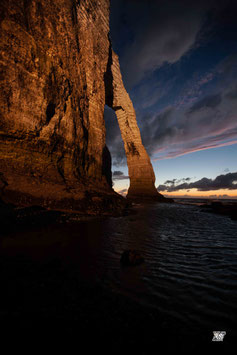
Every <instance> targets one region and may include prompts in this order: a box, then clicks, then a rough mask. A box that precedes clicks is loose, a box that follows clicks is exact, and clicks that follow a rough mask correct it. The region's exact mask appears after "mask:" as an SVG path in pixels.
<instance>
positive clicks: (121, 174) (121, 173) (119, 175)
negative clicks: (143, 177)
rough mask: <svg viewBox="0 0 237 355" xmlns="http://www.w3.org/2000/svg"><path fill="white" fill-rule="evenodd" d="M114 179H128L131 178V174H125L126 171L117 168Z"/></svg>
mask: <svg viewBox="0 0 237 355" xmlns="http://www.w3.org/2000/svg"><path fill="white" fill-rule="evenodd" d="M112 179H113V181H115V180H126V179H129V176H126V175H124V173H123V172H122V171H120V170H115V171H113V175H112Z"/></svg>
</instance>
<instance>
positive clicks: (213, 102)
mask: <svg viewBox="0 0 237 355" xmlns="http://www.w3.org/2000/svg"><path fill="white" fill-rule="evenodd" d="M220 103H221V94H220V93H218V94H214V95H208V96H206V97H204V98H203V99H201V100H199V101H198V102H196V103H195V104H194V105H192V107H191V108H190V110H189V113H193V112H195V111H198V110H201V109H203V108H208V107H210V108H215V107H217V106H218V105H220Z"/></svg>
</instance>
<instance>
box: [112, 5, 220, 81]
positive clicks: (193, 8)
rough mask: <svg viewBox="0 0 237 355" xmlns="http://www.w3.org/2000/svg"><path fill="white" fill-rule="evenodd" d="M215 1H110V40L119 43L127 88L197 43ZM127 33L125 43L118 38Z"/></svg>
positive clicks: (217, 6)
mask: <svg viewBox="0 0 237 355" xmlns="http://www.w3.org/2000/svg"><path fill="white" fill-rule="evenodd" d="M223 3H224V1H222V0H219V2H218V4H217V1H214V0H199V1H192V2H190V0H159V1H158V0H157V1H155V0H153V1H149V0H143V1H142V0H140V1H133V0H130V1H128V0H122V1H121V0H112V10H113V11H112V21H111V23H112V39H113V36H114V42H115V43H119V49H120V53H119V54H120V60H121V67H122V71H123V73H124V78H125V83H126V84H127V85H128V86H129V87H131V86H133V85H134V84H136V83H138V82H139V81H140V80H141V79H143V78H144V76H145V75H146V74H147V73H149V72H152V71H154V70H156V69H157V68H159V67H161V66H162V65H163V64H164V63H170V64H173V63H175V62H177V61H178V60H179V59H180V58H181V57H182V56H183V55H184V54H186V53H187V52H188V51H189V50H190V49H191V48H193V47H194V46H197V45H198V38H199V37H198V36H199V35H200V30H201V28H202V25H203V23H204V21H205V19H206V16H207V14H208V11H210V10H211V9H213V8H214V11H217V9H218V8H220V7H221V4H223ZM121 33H122V37H123V36H127V38H128V43H126V44H124V45H123V43H121V39H120V40H119V39H118V36H119V34H120V36H121Z"/></svg>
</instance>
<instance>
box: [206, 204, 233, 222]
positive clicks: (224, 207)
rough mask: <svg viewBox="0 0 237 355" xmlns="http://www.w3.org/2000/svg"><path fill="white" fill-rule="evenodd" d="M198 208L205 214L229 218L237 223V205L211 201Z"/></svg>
mask: <svg viewBox="0 0 237 355" xmlns="http://www.w3.org/2000/svg"><path fill="white" fill-rule="evenodd" d="M200 208H201V209H202V210H203V211H205V212H210V213H216V214H219V215H222V216H229V217H230V218H231V219H232V220H234V221H237V203H236V202H228V201H226V202H223V201H222V202H221V201H213V202H210V203H204V204H203V205H201V206H200Z"/></svg>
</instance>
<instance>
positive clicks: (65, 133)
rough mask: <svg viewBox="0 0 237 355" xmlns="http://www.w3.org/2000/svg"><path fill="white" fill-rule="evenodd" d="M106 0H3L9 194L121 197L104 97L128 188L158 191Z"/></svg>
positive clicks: (62, 203) (4, 178)
mask: <svg viewBox="0 0 237 355" xmlns="http://www.w3.org/2000/svg"><path fill="white" fill-rule="evenodd" d="M109 5H110V4H109V0H99V1H92V0H81V1H79V0H51V1H49V0H18V1H15V0H2V2H1V10H0V11H1V13H0V21H1V38H0V47H1V54H0V81H1V93H0V95H1V96H0V107H1V108H0V188H1V195H2V196H1V197H2V199H3V200H5V201H6V202H13V203H16V204H18V205H22V206H27V205H31V204H35V203H37V204H41V205H44V206H46V207H48V208H59V209H65V210H80V209H83V208H84V209H85V208H86V209H91V210H93V213H96V212H97V210H98V209H101V206H102V207H103V208H104V209H105V210H106V209H107V210H108V209H113V208H117V207H118V206H122V205H124V199H123V198H122V197H120V196H119V195H118V194H116V193H115V192H114V191H113V190H112V180H111V158H110V153H109V151H108V148H107V147H106V145H105V133H106V132H105V124H104V117H103V115H104V105H105V103H107V104H108V105H110V106H111V107H112V108H113V109H114V110H115V111H116V114H117V117H118V121H119V125H120V129H121V134H122V137H123V140H124V143H125V150H126V154H127V159H128V167H129V174H130V178H131V187H130V189H129V196H136V195H139V194H140V193H142V194H144V193H145V194H151V195H155V194H156V195H158V194H157V192H156V191H155V187H154V181H155V177H154V173H153V169H152V166H151V163H150V160H149V157H148V155H147V153H146V151H145V149H144V147H143V146H142V142H141V137H140V132H139V129H138V127H137V124H136V116H135V112H134V109H133V106H132V103H131V100H130V99H129V96H128V94H127V93H126V91H125V89H124V87H123V83H122V78H121V74H120V69H119V64H118V58H117V56H116V55H115V54H114V52H113V51H112V49H111V45H110V41H109Z"/></svg>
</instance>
